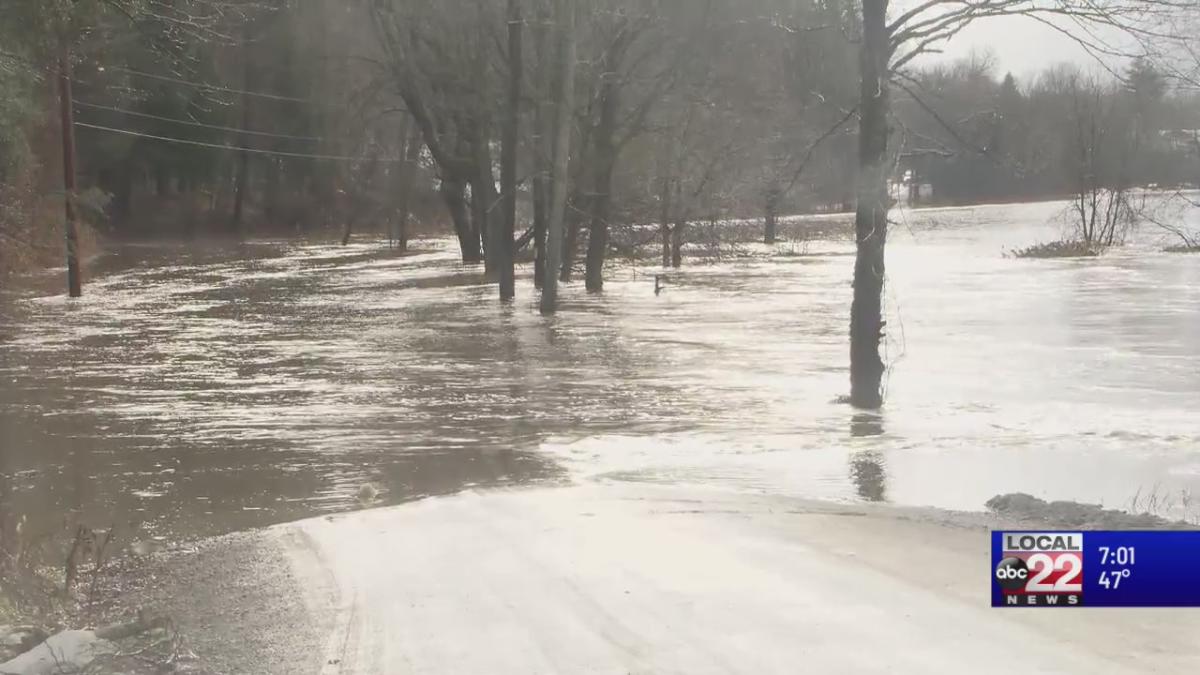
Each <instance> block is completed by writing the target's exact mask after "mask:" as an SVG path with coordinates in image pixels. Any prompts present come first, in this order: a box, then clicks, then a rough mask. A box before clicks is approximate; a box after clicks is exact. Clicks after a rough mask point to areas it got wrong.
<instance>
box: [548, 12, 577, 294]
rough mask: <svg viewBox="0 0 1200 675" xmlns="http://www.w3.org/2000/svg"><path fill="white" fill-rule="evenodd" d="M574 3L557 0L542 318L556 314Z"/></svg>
mask: <svg viewBox="0 0 1200 675" xmlns="http://www.w3.org/2000/svg"><path fill="white" fill-rule="evenodd" d="M575 3H576V0H558V7H557V9H558V11H557V15H558V17H557V18H558V30H559V35H560V39H561V50H560V53H559V59H560V63H559V68H560V75H559V82H558V85H559V87H558V110H557V113H556V116H555V117H556V119H555V120H554V175H553V179H552V180H553V188H552V197H551V199H550V222H549V223H548V229H547V236H546V278H545V282H544V283H543V285H542V302H541V311H542V314H553V313H554V312H556V311H558V273H559V267H560V265H559V262H560V260H561V258H562V251H563V249H562V244H563V216H564V215H566V204H567V170H568V166H569V163H570V157H571V154H570V150H571V148H570V145H571V108H572V106H573V102H574V100H575V58H576V45H575Z"/></svg>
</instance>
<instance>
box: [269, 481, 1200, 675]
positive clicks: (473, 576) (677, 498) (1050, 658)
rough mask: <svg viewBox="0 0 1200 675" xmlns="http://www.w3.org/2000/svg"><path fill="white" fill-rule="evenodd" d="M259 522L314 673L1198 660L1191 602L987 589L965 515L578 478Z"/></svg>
mask: <svg viewBox="0 0 1200 675" xmlns="http://www.w3.org/2000/svg"><path fill="white" fill-rule="evenodd" d="M270 533H271V535H272V536H277V537H279V538H280V540H281V541H283V542H284V543H285V546H286V547H287V549H288V551H289V552H290V558H291V561H292V563H293V566H294V571H295V572H296V573H297V574H298V576H299V578H300V580H301V581H302V583H303V585H304V586H305V587H306V588H307V589H308V591H307V598H306V601H307V604H308V607H309V610H310V612H311V613H312V615H313V616H315V617H322V619H321V621H322V622H323V624H322V629H323V631H324V633H325V634H326V635H327V636H328V641H327V645H326V646H325V656H324V659H323V660H322V664H316V665H314V670H318V669H323V671H322V672H325V673H346V674H350V673H355V674H359V673H361V674H392V673H438V674H447V673H469V674H484V673H487V674H492V675H503V674H506V673H521V674H529V673H570V674H574V673H606V674H607V673H612V674H614V675H616V674H618V673H619V674H622V675H623V674H626V673H687V674H689V675H695V674H697V673H754V674H756V675H758V674H763V673H789V674H792V673H800V672H812V673H856V674H857V673H914V674H916V673H919V674H921V675H928V674H930V673H1004V674H1005V675H1008V674H1010V673H1088V674H1093V673H1148V672H1161V673H1184V672H1196V670H1197V669H1198V668H1200V641H1197V639H1196V636H1197V635H1200V630H1198V629H1200V610H1099V609H1064V610H1062V611H1050V610H1047V609H1041V610H1036V609H1035V610H1028V609H1022V610H1009V609H992V608H990V607H989V606H988V579H989V569H988V568H989V554H988V537H987V529H986V523H985V521H984V520H983V519H982V517H981V518H979V519H973V517H970V516H954V515H947V514H941V513H939V512H934V511H915V510H907V511H897V510H892V509H870V508H866V507H857V506H855V507H845V506H839V505H833V504H821V503H813V502H802V501H797V500H794V499H786V498H779V497H766V496H754V495H745V494H734V493H722V492H713V491H697V490H694V489H688V488H665V487H653V486H637V485H604V484H597V485H585V486H575V487H567V488H559V489H537V490H514V491H500V492H488V493H467V494H463V495H459V496H455V497H447V498H438V499H429V500H425V501H422V502H418V503H414V504H410V505H406V506H400V507H395V508H388V509H380V510H374V511H364V512H359V513H354V514H347V515H342V516H334V517H328V518H320V519H314V520H308V521H302V522H299V523H294V524H289V525H284V526H279V527H277V528H273V529H272V530H271V531H270ZM296 672H300V671H299V670H297V671H296Z"/></svg>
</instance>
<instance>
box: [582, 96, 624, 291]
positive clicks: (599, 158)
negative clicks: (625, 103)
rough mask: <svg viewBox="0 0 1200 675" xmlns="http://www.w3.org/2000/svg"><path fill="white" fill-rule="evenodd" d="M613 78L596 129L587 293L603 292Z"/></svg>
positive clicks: (613, 159)
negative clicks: (594, 187)
mask: <svg viewBox="0 0 1200 675" xmlns="http://www.w3.org/2000/svg"><path fill="white" fill-rule="evenodd" d="M617 105H618V101H617V82H616V74H615V73H612V72H609V73H606V74H605V75H604V84H603V85H601V88H600V125H599V127H598V128H597V129H596V137H595V144H596V157H595V161H596V169H595V171H596V176H595V178H596V183H595V186H596V194H595V195H594V196H593V202H592V204H593V206H592V214H591V215H592V223H591V227H590V228H589V230H588V250H587V271H586V274H585V276H586V283H587V289H588V291H591V292H593V293H597V292H599V291H602V290H604V259H605V257H606V256H607V254H608V220H609V217H610V214H611V212H612V183H613V168H614V166H615V165H616V161H617V147H616V142H615V139H614V135H615V134H616V132H617Z"/></svg>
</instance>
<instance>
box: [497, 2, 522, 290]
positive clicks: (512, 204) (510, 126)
mask: <svg viewBox="0 0 1200 675" xmlns="http://www.w3.org/2000/svg"><path fill="white" fill-rule="evenodd" d="M521 22H522V19H521V2H520V0H508V73H509V75H508V115H507V119H505V121H504V148H503V151H502V153H501V154H502V157H501V162H500V163H501V170H500V173H501V175H500V183H501V189H502V190H503V191H504V220H503V227H502V228H501V229H500V236H499V241H498V242H495V244H494V245H496V248H497V251H496V262H497V264H498V265H499V267H500V299H501V300H512V299H513V298H514V297H516V294H517V291H516V271H515V269H514V264H515V263H514V261H513V234H514V233H515V230H516V227H517V143H518V142H519V139H520V135H519V134H520V131H521V68H522V63H523V59H522V58H521Z"/></svg>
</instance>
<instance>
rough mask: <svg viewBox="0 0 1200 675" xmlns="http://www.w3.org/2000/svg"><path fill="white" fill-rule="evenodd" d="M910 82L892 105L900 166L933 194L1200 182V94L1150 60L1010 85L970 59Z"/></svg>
mask: <svg viewBox="0 0 1200 675" xmlns="http://www.w3.org/2000/svg"><path fill="white" fill-rule="evenodd" d="M1114 75H1115V76H1114ZM910 84H911V88H912V94H913V95H911V96H908V97H907V99H906V98H904V97H902V98H900V99H899V101H898V102H897V116H898V118H899V121H900V124H899V129H898V131H897V133H898V134H900V136H901V137H902V138H903V139H904V148H905V149H904V150H902V155H903V157H902V159H901V162H900V165H901V168H902V170H903V174H904V175H905V176H907V177H908V178H909V179H910V180H915V181H917V182H919V183H927V184H930V185H932V187H933V199H934V200H935V201H938V202H948V203H978V202H983V201H993V200H1000V201H1007V200H1020V199H1034V198H1041V197H1055V196H1065V195H1071V194H1075V193H1077V192H1078V191H1079V189H1080V187H1081V186H1082V185H1086V184H1089V183H1090V182H1092V181H1093V180H1098V181H1099V182H1100V183H1101V184H1103V185H1106V186H1109V187H1129V186H1155V185H1156V186H1159V187H1161V188H1164V189H1165V188H1176V187H1185V186H1190V187H1195V186H1196V185H1197V183H1200V97H1197V96H1196V94H1194V93H1192V92H1191V91H1182V92H1180V91H1174V90H1173V89H1172V87H1171V86H1170V83H1169V82H1168V80H1167V79H1166V78H1165V77H1164V76H1163V75H1162V74H1160V73H1159V72H1158V71H1156V70H1155V68H1154V67H1153V66H1152V65H1151V64H1150V63H1148V62H1146V61H1143V60H1138V61H1135V62H1133V63H1132V65H1130V66H1129V67H1128V69H1126V70H1125V71H1124V72H1122V73H1116V74H1107V73H1106V74H1104V75H1103V76H1097V75H1087V74H1085V73H1084V72H1083V71H1082V70H1081V69H1080V68H1079V67H1078V66H1074V65H1070V64H1059V65H1054V66H1051V67H1048V68H1046V69H1045V70H1044V71H1042V72H1041V73H1039V74H1037V75H1036V76H1035V77H1033V78H1032V79H1031V80H1030V81H1028V82H1018V81H1017V80H1016V79H1015V78H1014V77H1013V76H1012V75H1011V74H1008V75H1005V76H1003V77H996V75H995V70H994V68H993V67H992V63H991V61H990V59H988V58H987V57H986V56H974V57H971V58H967V59H963V60H960V61H958V62H955V63H953V64H951V65H948V66H939V67H935V68H927V69H925V70H923V71H921V72H919V73H918V74H917V76H916V78H915V80H914V81H913V82H911V83H910ZM931 113H932V114H931Z"/></svg>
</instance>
